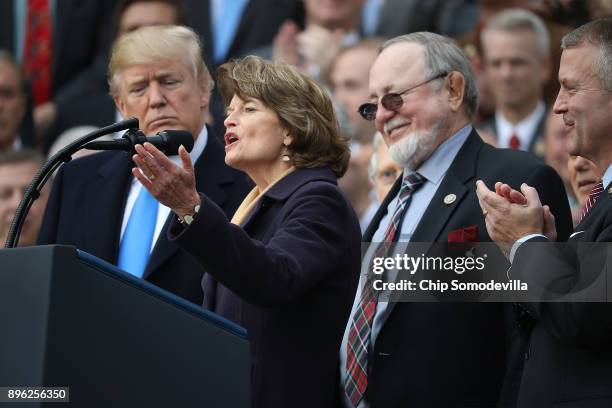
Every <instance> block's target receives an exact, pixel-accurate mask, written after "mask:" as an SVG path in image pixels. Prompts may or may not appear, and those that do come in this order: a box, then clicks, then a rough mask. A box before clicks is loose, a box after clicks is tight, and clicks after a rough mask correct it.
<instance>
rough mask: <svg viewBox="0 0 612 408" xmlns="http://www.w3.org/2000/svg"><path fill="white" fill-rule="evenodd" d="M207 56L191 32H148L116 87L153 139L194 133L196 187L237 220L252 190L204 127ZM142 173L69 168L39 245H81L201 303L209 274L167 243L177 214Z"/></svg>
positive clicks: (124, 43)
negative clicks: (152, 190)
mask: <svg viewBox="0 0 612 408" xmlns="http://www.w3.org/2000/svg"><path fill="white" fill-rule="evenodd" d="M201 55H202V50H201V44H200V41H199V39H198V37H197V35H196V34H195V33H194V32H193V31H192V30H190V29H188V28H186V27H182V26H150V27H142V28H140V29H138V30H135V31H133V32H131V33H128V34H125V35H124V36H122V37H121V38H120V39H119V40H118V41H117V42H116V43H115V45H114V46H113V50H112V54H111V59H110V63H109V72H108V75H109V85H110V90H111V95H112V97H113V99H114V101H115V104H116V106H117V108H118V109H119V110H120V112H121V114H122V115H123V116H124V117H126V118H127V117H136V118H138V120H139V122H140V129H141V130H142V132H143V133H144V134H146V135H149V136H150V135H154V134H156V133H158V132H160V131H163V130H168V129H173V130H186V131H189V132H190V133H191V134H192V135H193V137H194V139H195V144H194V146H193V149H192V151H191V153H190V155H191V160H192V161H193V162H194V166H195V174H196V184H197V188H198V190H200V191H203V192H204V193H205V194H206V195H207V196H209V197H211V198H212V199H213V200H214V201H215V202H216V203H217V204H218V205H219V206H220V207H221V208H222V209H223V210H224V211H225V213H226V214H227V215H228V216H231V215H232V214H233V212H234V210H235V209H236V208H237V206H238V205H239V204H240V202H241V200H242V198H243V196H244V195H245V193H246V190H247V188H248V186H247V185H246V181H245V180H246V179H245V177H244V176H242V175H241V174H240V173H239V172H237V171H235V170H232V169H230V168H229V167H227V166H226V165H225V163H224V152H223V147H222V146H221V144H220V142H219V141H218V138H217V137H215V136H214V135H212V134H211V132H210V131H209V129H208V128H207V127H206V126H205V115H206V112H207V110H208V103H209V100H210V91H211V90H212V88H213V85H214V83H213V81H212V78H211V76H210V74H209V72H208V70H207V69H206V65H205V64H204V61H203V60H202V57H201ZM176 160H178V157H176ZM133 167H134V163H133V162H132V160H131V159H130V157H129V156H126V155H125V154H123V153H116V152H106V153H102V154H98V155H93V156H90V157H86V158H83V159H79V160H75V161H73V162H71V163H68V164H67V165H65V166H64V167H63V168H62V169H60V171H59V173H58V175H57V177H56V180H55V183H54V186H53V190H52V193H51V197H50V199H49V205H48V207H47V211H46V214H45V219H44V221H43V226H42V229H41V233H40V235H39V243H41V244H42V243H47V244H48V243H58V244H70V245H75V246H77V247H78V248H79V249H82V250H84V251H87V252H90V253H92V254H93V255H96V256H98V257H100V258H102V259H104V260H106V261H108V262H111V263H113V264H115V265H118V266H119V267H120V268H122V269H124V270H126V271H128V272H129V273H131V274H133V275H135V276H137V277H141V278H143V279H146V280H148V281H150V282H152V283H155V284H157V285H158V286H160V287H162V288H164V289H167V290H169V291H171V292H174V293H175V294H177V295H179V296H181V297H183V298H185V299H187V300H190V301H192V302H194V303H198V304H201V302H202V297H203V295H202V290H201V285H200V282H201V279H202V276H203V274H204V271H203V269H202V268H201V267H200V266H198V264H197V263H195V262H194V261H193V260H192V259H191V257H190V256H189V255H187V254H186V253H185V252H183V251H182V250H180V249H178V248H177V247H176V246H175V245H174V244H172V243H170V242H169V241H168V240H167V238H166V229H167V220H168V217H169V214H170V209H169V208H167V207H165V206H163V205H161V204H159V203H158V202H157V201H155V199H154V198H153V197H152V196H151V195H150V194H149V193H148V192H147V191H146V190H145V189H143V188H141V184H140V183H138V181H137V180H135V179H134V178H133V177H132V174H131V169H132V168H133ZM196 211H197V210H196V209H194V214H195V212H196Z"/></svg>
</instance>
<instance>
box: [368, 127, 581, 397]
mask: <svg viewBox="0 0 612 408" xmlns="http://www.w3.org/2000/svg"><path fill="white" fill-rule="evenodd" d="M478 179H482V180H483V181H484V182H485V183H486V184H487V185H488V186H492V185H493V184H494V183H495V182H496V181H504V182H506V183H508V184H510V185H511V186H513V187H514V188H518V187H519V185H520V184H521V183H522V182H526V183H528V184H529V185H531V186H535V187H536V188H537V189H538V191H540V197H541V199H542V201H543V202H544V203H547V204H548V205H550V207H551V210H552V211H553V213H554V214H555V217H556V220H557V225H558V229H559V236H560V238H561V239H563V237H567V236H568V235H569V232H570V231H571V216H570V211H569V206H568V202H567V196H566V194H565V190H564V188H563V183H562V182H561V180H560V178H559V176H558V175H557V174H556V173H555V172H554V170H552V169H551V168H550V167H548V166H546V165H545V164H544V163H543V162H541V161H539V160H537V159H536V158H534V157H532V156H531V155H529V154H527V153H525V152H518V151H511V150H505V149H503V150H502V149H496V148H493V147H491V146H489V145H487V144H485V143H483V142H482V140H481V139H480V137H479V136H478V134H477V133H476V132H475V131H472V133H471V134H470V136H469V137H468V139H467V140H466V142H465V144H464V145H463V147H462V148H461V150H460V151H459V153H458V154H457V157H456V158H455V160H454V161H453V163H452V164H451V166H450V168H449V170H448V171H447V173H446V176H445V177H444V179H443V180H442V182H441V184H440V186H439V187H438V190H437V191H436V194H435V196H434V197H433V200H432V201H431V203H430V204H429V206H428V207H427V209H426V211H425V213H424V214H423V217H422V218H421V221H420V223H419V224H418V225H417V227H416V230H415V232H414V234H413V236H412V238H411V241H412V242H435V241H441V242H446V241H447V235H448V233H449V232H450V231H455V230H458V229H461V228H466V227H469V226H473V225H476V226H478V241H480V242H482V241H490V237H489V236H488V234H487V230H486V227H485V224H484V217H483V215H482V210H481V208H480V206H479V204H478V198H477V197H476V186H475V183H476V181H477V180H478ZM400 183H401V177H400V178H399V179H398V181H397V182H396V183H395V185H394V186H393V188H392V190H391V191H390V192H389V194H388V195H387V197H386V198H385V200H384V202H383V203H382V205H381V207H380V209H379V211H378V212H377V214H376V215H375V216H374V219H373V221H372V223H371V224H370V226H369V228H368V230H367V231H366V233H365V235H364V240H365V241H371V239H372V236H373V235H374V232H375V231H376V229H377V228H378V226H379V223H380V221H381V219H382V217H383V216H384V215H385V213H386V209H387V206H388V204H389V202H390V200H392V199H394V198H395V197H396V196H397V193H398V191H399V188H400ZM450 193H453V194H455V195H456V196H457V199H456V200H455V201H454V203H452V205H446V204H444V197H445V196H446V195H447V194H450ZM390 307H393V309H392V310H391V312H390V314H389V317H388V318H387V319H386V321H385V323H384V326H383V328H382V330H381V332H380V333H379V335H378V337H377V339H376V344H375V347H374V351H373V353H371V354H370V360H369V369H370V373H369V384H368V388H367V390H366V394H365V396H366V400H368V401H369V402H370V403H371V406H372V408H379V407H408V406H415V407H490V406H495V405H496V403H497V402H498V399H501V400H504V402H506V401H507V400H511V399H512V398H513V397H514V393H515V392H516V388H517V386H516V381H517V378H518V377H517V376H518V374H517V373H515V372H514V371H516V370H520V365H519V366H515V364H517V363H516V356H515V355H517V354H519V353H520V351H521V350H520V340H519V336H518V332H517V330H516V329H515V327H516V324H515V322H514V320H513V314H512V310H511V307H510V305H509V304H497V303H395V304H391V306H390ZM521 357H522V354H521ZM507 371H511V372H512V374H513V375H510V376H509V377H508V381H507V382H506V383H505V384H504V379H505V376H506V372H507ZM512 381H514V382H512ZM502 386H503V387H505V390H504V393H503V395H502V392H501V390H502ZM510 404H511V403H510Z"/></svg>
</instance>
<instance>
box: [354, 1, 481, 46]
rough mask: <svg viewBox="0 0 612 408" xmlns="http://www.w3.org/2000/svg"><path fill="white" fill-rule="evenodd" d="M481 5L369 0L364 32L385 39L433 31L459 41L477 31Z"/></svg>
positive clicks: (365, 7)
mask: <svg viewBox="0 0 612 408" xmlns="http://www.w3.org/2000/svg"><path fill="white" fill-rule="evenodd" d="M477 21H478V4H477V2H475V1H471V0H454V1H446V0H429V1H420V0H366V2H365V5H364V7H363V12H362V29H363V32H364V33H365V34H366V35H368V36H371V35H376V36H380V37H385V38H392V37H397V36H398V35H402V34H408V33H413V32H416V31H430V32H434V33H438V34H442V35H446V36H449V37H456V36H458V35H461V34H463V33H465V32H466V31H468V30H471V29H473V28H474V27H476V23H477Z"/></svg>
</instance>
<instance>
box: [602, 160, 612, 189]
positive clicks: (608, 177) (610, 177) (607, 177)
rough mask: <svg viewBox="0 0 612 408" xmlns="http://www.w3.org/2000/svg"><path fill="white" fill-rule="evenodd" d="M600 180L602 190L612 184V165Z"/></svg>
mask: <svg viewBox="0 0 612 408" xmlns="http://www.w3.org/2000/svg"><path fill="white" fill-rule="evenodd" d="M602 179H603V186H604V188H606V187H608V185H609V184H610V183H612V164H611V165H609V166H608V168H607V169H606V172H605V173H604V175H603V177H602Z"/></svg>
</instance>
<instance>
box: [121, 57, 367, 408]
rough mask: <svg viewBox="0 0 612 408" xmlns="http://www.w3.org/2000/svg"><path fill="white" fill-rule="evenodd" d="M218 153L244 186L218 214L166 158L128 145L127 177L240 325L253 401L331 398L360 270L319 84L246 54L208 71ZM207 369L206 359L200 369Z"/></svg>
mask: <svg viewBox="0 0 612 408" xmlns="http://www.w3.org/2000/svg"><path fill="white" fill-rule="evenodd" d="M217 77H218V84H219V90H220V93H221V95H222V97H223V99H224V100H225V102H226V105H227V118H226V119H225V122H224V124H225V127H226V133H225V138H224V139H225V151H226V156H225V162H226V164H228V165H229V166H232V167H234V168H236V169H239V170H242V171H244V172H245V173H246V174H248V176H249V177H250V178H251V179H252V180H253V182H254V183H255V188H254V189H253V190H252V191H251V192H250V193H249V194H248V196H247V197H246V198H245V200H244V201H243V203H242V205H241V206H240V207H239V208H238V210H237V211H236V214H235V215H234V217H233V218H232V220H231V221H229V220H228V219H227V218H226V217H225V215H224V213H223V211H222V210H221V209H219V207H217V206H216V205H215V204H214V203H213V202H212V201H211V200H210V199H209V198H207V197H206V196H205V195H203V194H198V192H197V191H196V190H195V178H194V173H193V166H192V163H191V161H190V159H189V154H188V153H187V151H186V150H185V149H184V148H183V147H181V148H180V150H179V156H180V158H181V162H182V165H181V166H177V165H175V164H174V163H173V162H172V161H171V160H170V159H168V158H167V157H166V156H165V155H164V154H163V153H161V152H160V151H159V150H157V149H156V148H155V147H154V146H153V145H151V144H148V143H146V144H145V145H144V146H138V147H137V154H136V155H135V156H134V161H135V163H136V164H137V166H138V167H137V168H134V169H133V174H134V176H135V177H136V178H137V179H138V180H139V181H140V183H142V184H143V185H144V186H145V188H147V189H148V190H149V191H150V192H151V193H152V195H153V196H155V198H156V199H157V200H159V201H160V202H161V203H162V204H164V205H166V206H168V207H170V208H171V209H172V211H173V212H174V213H175V214H176V216H175V217H174V219H173V221H172V224H171V226H170V228H169V230H168V234H169V237H170V239H171V240H172V241H173V242H174V243H176V244H177V245H178V246H180V247H181V248H183V249H185V250H186V251H188V252H189V253H190V254H192V255H193V256H194V257H195V258H196V259H197V260H198V261H199V262H200V263H201V264H202V265H203V267H204V268H205V270H206V271H207V275H206V276H205V278H204V282H203V286H204V293H205V297H204V298H205V300H204V302H205V306H206V307H207V308H209V309H211V310H213V311H215V312H217V313H220V314H221V315H224V316H226V317H228V318H230V319H231V320H234V321H235V322H237V323H238V324H240V325H242V326H244V327H245V328H246V329H247V331H248V336H249V340H250V344H251V363H252V399H253V406H254V407H266V408H270V407H282V408H285V407H309V408H312V407H330V406H333V405H334V402H335V401H334V398H335V395H336V392H337V390H338V384H337V381H338V379H337V371H336V370H337V367H338V362H337V361H338V350H339V348H340V342H341V340H342V335H343V332H344V328H345V325H346V321H347V319H348V316H349V312H350V308H351V305H352V302H353V298H354V293H355V289H356V285H357V282H358V278H359V265H360V240H361V236H360V230H359V222H358V219H357V216H356V215H355V213H354V211H353V209H352V208H351V206H350V204H349V203H348V201H347V200H346V198H345V197H344V196H343V194H342V193H341V192H340V190H339V189H338V186H337V183H336V179H337V178H338V177H341V176H342V175H343V174H344V172H345V171H346V168H347V164H348V160H349V150H348V147H347V140H346V139H345V137H343V136H342V135H341V134H340V132H339V129H338V124H337V121H336V117H335V115H334V111H333V108H332V103H331V101H330V99H329V97H328V95H327V93H326V92H325V91H324V90H323V89H322V88H321V87H320V86H319V85H318V84H317V83H315V82H314V81H313V80H311V79H309V78H307V77H305V76H304V75H302V74H300V73H299V72H297V71H296V70H295V69H294V68H292V67H290V66H289V65H286V64H282V63H271V62H267V61H264V60H262V59H260V58H257V57H246V58H244V59H242V60H239V61H233V62H229V63H226V64H224V65H222V66H221V67H219V69H218V72H217ZM204 369H210V370H214V367H204Z"/></svg>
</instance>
